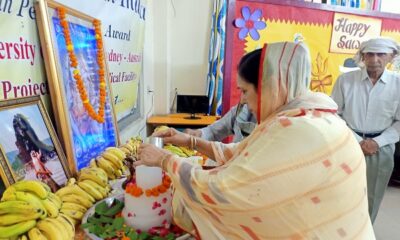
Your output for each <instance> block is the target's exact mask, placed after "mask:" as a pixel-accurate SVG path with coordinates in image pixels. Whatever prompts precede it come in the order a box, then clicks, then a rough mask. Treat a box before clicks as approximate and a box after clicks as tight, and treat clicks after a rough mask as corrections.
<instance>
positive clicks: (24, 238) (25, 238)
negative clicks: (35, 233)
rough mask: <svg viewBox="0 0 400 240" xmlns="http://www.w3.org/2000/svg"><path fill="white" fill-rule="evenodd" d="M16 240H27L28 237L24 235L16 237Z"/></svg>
mask: <svg viewBox="0 0 400 240" xmlns="http://www.w3.org/2000/svg"><path fill="white" fill-rule="evenodd" d="M18 240H28V237H27V236H26V235H25V234H23V235H20V236H18Z"/></svg>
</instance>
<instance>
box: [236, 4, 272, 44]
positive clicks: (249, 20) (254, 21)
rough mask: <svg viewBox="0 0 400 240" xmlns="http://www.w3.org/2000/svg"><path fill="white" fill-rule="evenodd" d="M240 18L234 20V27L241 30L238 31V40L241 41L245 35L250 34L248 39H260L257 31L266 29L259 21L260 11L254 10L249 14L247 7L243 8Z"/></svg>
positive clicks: (265, 25) (264, 24) (263, 23)
mask: <svg viewBox="0 0 400 240" xmlns="http://www.w3.org/2000/svg"><path fill="white" fill-rule="evenodd" d="M242 16H243V18H237V19H235V26H236V27H237V28H241V29H240V31H239V38H240V39H241V40H243V39H245V37H246V36H247V34H249V33H250V37H251V38H252V39H253V40H258V39H260V34H259V33H258V30H262V29H264V28H266V27H267V24H266V23H265V22H263V21H259V19H260V17H261V16H262V11H261V9H256V10H255V11H254V12H253V13H251V12H250V8H249V7H243V8H242Z"/></svg>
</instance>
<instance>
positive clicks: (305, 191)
mask: <svg viewBox="0 0 400 240" xmlns="http://www.w3.org/2000/svg"><path fill="white" fill-rule="evenodd" d="M263 56H264V57H263V59H262V66H261V70H260V79H261V81H260V85H259V87H258V89H259V93H258V95H259V98H260V100H259V105H258V106H259V107H258V109H259V113H258V119H260V120H261V121H260V122H261V123H260V124H259V125H258V126H257V127H256V129H255V130H254V131H253V133H252V134H251V135H250V136H249V137H248V138H246V139H245V140H244V141H242V142H241V143H240V144H239V145H236V146H235V148H229V147H228V148H226V147H225V148H224V147H222V144H217V143H215V144H214V146H213V147H214V150H215V151H214V152H215V154H216V156H217V159H216V160H217V161H219V162H220V163H223V165H221V166H219V167H217V168H215V169H213V170H209V171H205V170H202V169H201V168H198V167H196V166H193V165H191V164H190V163H188V162H186V161H185V160H184V159H180V158H173V159H171V161H169V162H168V163H167V170H168V173H169V174H170V176H171V178H172V180H173V183H174V186H175V188H176V195H175V196H174V219H175V221H176V222H177V223H178V224H179V225H181V226H183V227H184V228H185V229H186V230H188V231H191V232H192V233H193V232H195V229H196V232H197V234H198V236H199V237H200V238H202V239H207V240H209V239H291V240H299V239H313V240H314V239H315V240H317V239H319V240H326V239H363V240H365V239H367V240H369V239H375V237H374V233H373V230H372V226H371V223H370V220H369V216H368V207H367V199H366V195H365V194H366V192H365V191H366V190H365V189H366V177H365V174H366V173H365V162H364V161H365V159H364V155H363V153H362V152H361V149H360V147H359V145H358V143H357V141H356V140H355V139H354V137H353V135H352V133H351V131H350V130H349V129H348V128H347V126H346V124H345V123H344V122H343V121H342V120H341V119H340V118H339V117H338V116H336V114H335V113H334V112H335V110H336V104H335V103H334V102H333V101H332V100H330V98H329V97H327V96H326V95H323V94H317V93H311V92H310V91H309V90H308V85H309V83H310V59H309V53H308V50H307V48H306V47H305V46H304V45H303V44H294V43H275V44H269V45H268V46H265V47H264V49H263Z"/></svg>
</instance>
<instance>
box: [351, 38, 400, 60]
mask: <svg viewBox="0 0 400 240" xmlns="http://www.w3.org/2000/svg"><path fill="white" fill-rule="evenodd" d="M368 52H370V53H393V57H396V56H397V55H398V54H399V52H400V45H399V44H398V43H397V42H396V41H395V40H393V39H391V38H388V37H377V38H372V39H370V40H368V41H365V42H362V43H361V46H360V48H359V49H358V51H357V53H356V55H355V56H354V61H355V62H356V63H357V64H360V63H361V62H362V54H363V53H368Z"/></svg>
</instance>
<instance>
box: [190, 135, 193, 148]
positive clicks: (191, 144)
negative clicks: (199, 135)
mask: <svg viewBox="0 0 400 240" xmlns="http://www.w3.org/2000/svg"><path fill="white" fill-rule="evenodd" d="M193 139H194V137H193V136H192V135H190V149H191V150H193V144H194V140H193Z"/></svg>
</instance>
